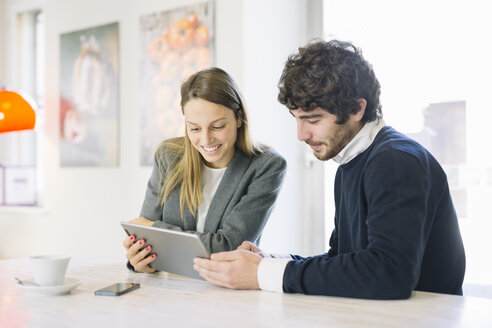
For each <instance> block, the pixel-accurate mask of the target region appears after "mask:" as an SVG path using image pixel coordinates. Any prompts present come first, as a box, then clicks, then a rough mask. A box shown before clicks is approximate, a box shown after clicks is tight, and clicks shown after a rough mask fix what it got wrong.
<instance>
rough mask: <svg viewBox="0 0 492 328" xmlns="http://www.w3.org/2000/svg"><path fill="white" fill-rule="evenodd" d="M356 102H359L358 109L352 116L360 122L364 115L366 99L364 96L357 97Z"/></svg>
mask: <svg viewBox="0 0 492 328" xmlns="http://www.w3.org/2000/svg"><path fill="white" fill-rule="evenodd" d="M357 102H358V103H359V111H358V112H357V113H355V114H353V115H352V116H353V118H354V120H355V121H357V122H360V121H361V120H362V118H363V117H364V113H365V112H366V106H367V100H365V99H364V98H359V99H357Z"/></svg>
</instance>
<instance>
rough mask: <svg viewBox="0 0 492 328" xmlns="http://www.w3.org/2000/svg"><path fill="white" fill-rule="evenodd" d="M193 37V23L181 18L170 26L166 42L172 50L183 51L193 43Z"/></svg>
mask: <svg viewBox="0 0 492 328" xmlns="http://www.w3.org/2000/svg"><path fill="white" fill-rule="evenodd" d="M193 35H194V34H193V22H191V21H190V20H189V19H187V18H182V19H178V20H177V21H176V22H174V24H172V25H171V26H170V28H169V34H168V41H169V44H170V45H171V47H172V48H173V49H174V50H176V51H184V50H186V49H188V48H189V47H190V46H191V44H192V43H193Z"/></svg>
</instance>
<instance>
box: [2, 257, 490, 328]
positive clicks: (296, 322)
mask: <svg viewBox="0 0 492 328" xmlns="http://www.w3.org/2000/svg"><path fill="white" fill-rule="evenodd" d="M14 277H19V278H21V279H29V278H31V276H30V268H29V263H28V260H27V259H24V258H19V259H9V260H2V261H0V327H2V328H4V327H5V328H7V327H8V328H10V327H50V328H56V327H103V326H108V325H110V324H113V325H114V327H132V328H133V327H137V326H138V327H144V326H145V325H149V326H150V325H152V326H155V325H160V326H166V327H176V326H179V327H191V326H194V327H214V328H217V327H228V326H230V327H302V325H305V326H306V327H327V326H333V327H362V326H364V327H367V326H369V327H370V326H373V327H412V328H414V327H433V328H434V327H492V300H490V299H485V298H474V297H461V296H452V295H443V294H434V293H423V292H415V293H414V294H413V296H412V297H411V298H410V299H408V300H397V301H374V300H360V299H351V298H341V297H326V296H306V295H298V294H282V293H272V292H264V291H238V290H229V289H224V288H220V287H216V286H213V285H211V284H209V283H207V282H205V281H201V280H194V279H189V278H186V277H182V276H178V275H172V274H168V273H165V272H160V273H157V274H143V273H134V272H130V271H128V270H127V269H126V267H125V260H124V259H122V258H121V259H116V258H104V257H97V258H93V257H88V256H82V255H79V256H74V257H72V259H71V261H70V264H69V268H68V271H67V277H70V278H76V279H80V280H81V281H82V282H83V283H82V284H81V285H80V286H78V287H77V288H76V289H74V290H72V292H71V293H70V294H67V295H59V296H43V295H33V294H30V293H28V292H26V291H25V290H22V289H20V288H19V287H18V286H17V284H16V282H15V280H14ZM115 282H139V283H140V284H141V287H140V288H139V289H137V290H135V291H132V292H130V293H128V294H125V295H122V296H119V297H111V296H95V295H94V291H95V290H96V289H99V288H103V287H106V286H108V285H110V284H113V283H115Z"/></svg>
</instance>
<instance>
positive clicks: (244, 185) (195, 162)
mask: <svg viewBox="0 0 492 328" xmlns="http://www.w3.org/2000/svg"><path fill="white" fill-rule="evenodd" d="M181 108H182V112H183V115H184V118H185V123H186V133H185V136H184V137H181V138H174V139H169V140H166V141H164V142H163V143H162V144H161V145H160V147H159V148H158V150H157V151H156V154H155V159H154V167H153V171H152V175H151V177H150V180H149V183H148V186H147V192H146V195H145V200H144V203H143V206H142V211H141V213H140V217H139V218H137V219H135V220H133V221H131V222H133V223H138V224H144V225H152V226H154V227H159V228H166V229H173V230H179V231H186V232H190V233H194V234H197V235H198V236H199V237H200V239H201V240H202V242H203V244H204V245H205V247H206V248H207V249H208V251H209V252H210V253H216V252H222V251H229V250H234V249H236V248H237V247H238V246H239V245H240V244H241V243H242V242H243V241H244V240H249V241H252V242H255V241H257V240H258V239H259V237H260V235H261V231H262V230H263V227H264V226H265V223H266V221H267V219H268V217H269V215H270V212H271V211H272V208H273V204H274V203H275V200H276V198H277V196H278V192H279V190H280V186H281V184H282V181H283V178H284V175H285V170H286V163H285V160H284V159H283V158H282V157H281V156H280V155H279V154H277V153H276V152H274V151H272V150H270V149H268V148H266V147H259V146H256V145H255V144H254V142H253V139H252V138H251V135H250V130H249V127H248V115H247V112H246V109H245V108H244V104H243V101H242V99H241V96H240V94H239V91H238V88H237V86H236V84H235V83H234V81H233V80H232V78H231V77H230V76H229V75H228V74H227V73H226V72H225V71H223V70H221V69H220V68H210V69H205V70H202V71H199V72H197V73H195V74H193V75H192V76H190V77H189V78H188V79H187V80H186V81H185V82H184V83H183V85H182V86H181ZM144 244H145V241H142V243H140V241H136V240H135V238H134V236H128V237H127V238H126V239H125V241H124V242H123V245H124V246H125V248H126V249H127V253H126V257H127V259H128V260H129V264H131V265H132V266H133V268H134V269H135V270H137V271H140V272H153V271H154V269H152V268H151V267H149V263H151V262H152V261H153V260H154V259H155V257H156V256H157V254H152V253H151V252H152V248H151V246H150V245H149V246H146V247H145V248H142V247H143V245H144Z"/></svg>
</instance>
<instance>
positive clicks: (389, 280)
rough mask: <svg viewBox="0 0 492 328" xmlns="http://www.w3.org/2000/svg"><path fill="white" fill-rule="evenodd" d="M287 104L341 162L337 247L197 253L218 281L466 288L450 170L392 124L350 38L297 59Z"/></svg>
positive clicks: (286, 80)
mask: <svg viewBox="0 0 492 328" xmlns="http://www.w3.org/2000/svg"><path fill="white" fill-rule="evenodd" d="M279 88H280V93H279V96H278V99H279V101H280V102H281V103H282V104H284V105H286V106H287V107H288V109H289V110H290V113H291V114H292V115H293V116H294V118H295V119H296V121H297V135H298V139H299V140H300V141H304V142H306V143H307V144H308V145H310V146H311V148H312V149H313V152H314V155H315V156H316V157H317V158H318V159H320V160H323V161H325V160H329V159H333V160H334V161H336V162H337V163H338V164H339V165H340V166H339V168H338V171H337V174H336V178H335V206H336V211H335V229H334V230H333V233H332V236H331V239H330V250H329V251H328V253H326V254H323V255H318V256H313V257H308V258H302V257H300V256H297V255H291V256H289V257H287V258H275V257H273V256H271V255H269V254H267V253H265V252H263V251H262V250H260V249H259V248H257V247H256V246H255V245H253V244H251V243H249V242H244V243H243V244H242V245H241V246H240V247H239V248H238V249H237V250H236V251H232V252H224V253H217V254H213V255H212V257H211V259H210V260H206V259H198V258H197V259H195V265H194V268H195V269H196V270H197V271H198V272H199V273H200V275H201V276H203V277H204V278H205V279H207V280H208V281H209V282H211V283H213V284H216V285H218V286H224V287H229V288H235V289H260V288H261V289H263V290H272V291H284V292H287V293H304V294H314V295H330V296H343V297H357V298H370V299H403V298H408V297H410V296H411V292H412V290H421V291H429V292H437V293H447V294H457V295H462V288H461V287H462V283H463V277H464V272H465V253H464V249H463V243H462V240H461V235H460V231H459V227H458V221H457V217H456V212H455V210H454V207H453V203H452V200H451V196H450V193H449V187H448V183H447V179H446V175H445V173H444V172H443V170H442V168H441V167H440V165H439V164H438V162H437V161H436V160H435V159H434V157H432V155H431V154H430V153H429V152H428V151H427V150H425V149H424V148H423V147H422V146H421V145H419V144H418V143H416V142H415V141H413V140H411V139H409V138H408V137H406V136H405V135H403V134H401V133H399V132H397V131H395V130H394V129H392V128H391V127H389V126H385V123H384V121H383V119H382V112H381V105H380V102H379V95H380V85H379V82H378V80H377V79H376V76H375V74H374V72H373V70H372V67H371V65H369V64H368V63H367V61H366V60H365V59H364V58H363V57H362V54H361V52H360V51H359V50H358V49H357V48H356V47H354V46H353V45H352V44H350V43H346V42H341V41H336V40H333V41H329V42H325V41H317V42H314V43H311V44H308V45H307V46H306V47H304V48H300V49H299V53H297V54H294V55H292V56H290V57H289V59H288V61H287V63H286V65H285V68H284V71H283V73H282V77H281V79H280V83H279Z"/></svg>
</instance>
